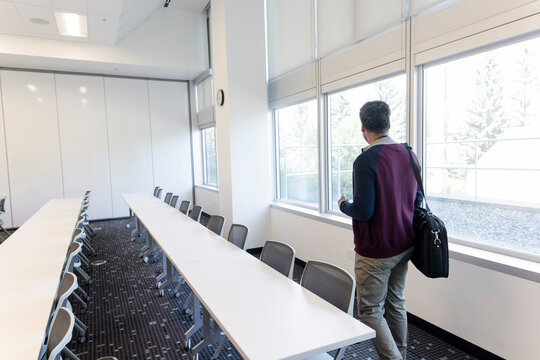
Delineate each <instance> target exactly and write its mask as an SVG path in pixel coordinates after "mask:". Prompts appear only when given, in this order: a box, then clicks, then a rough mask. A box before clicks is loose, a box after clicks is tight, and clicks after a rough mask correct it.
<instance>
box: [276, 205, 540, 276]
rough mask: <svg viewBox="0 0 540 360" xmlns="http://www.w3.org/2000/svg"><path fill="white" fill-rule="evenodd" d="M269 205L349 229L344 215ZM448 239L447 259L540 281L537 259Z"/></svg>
mask: <svg viewBox="0 0 540 360" xmlns="http://www.w3.org/2000/svg"><path fill="white" fill-rule="evenodd" d="M270 207H271V208H273V209H277V210H281V211H284V212H287V213H290V214H294V215H298V216H303V217H305V218H308V219H311V220H315V221H321V222H324V223H327V224H329V225H333V226H337V227H341V228H344V229H349V230H352V225H351V220H350V219H349V218H347V217H342V216H338V215H333V214H323V213H320V212H318V211H317V210H311V209H306V208H303V207H300V206H295V205H291V204H285V203H281V202H277V201H274V202H272V203H271V204H270ZM448 240H449V242H450V243H449V251H450V258H451V259H454V260H458V261H462V262H465V263H468V264H471V265H475V266H479V267H481V268H485V269H489V270H493V271H497V272H500V273H503V274H507V275H511V276H515V277H518V278H521V279H525V280H530V281H533V282H536V283H540V263H537V262H535V261H530V260H525V259H520V258H517V257H513V256H509V255H503V254H498V253H495V252H492V251H488V250H482V249H477V248H474V247H471V246H467V245H464V244H459V243H457V242H459V240H458V239H453V238H451V237H449V239H448ZM451 271H452V269H450V272H451Z"/></svg>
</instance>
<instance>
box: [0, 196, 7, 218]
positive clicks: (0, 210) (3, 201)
mask: <svg viewBox="0 0 540 360" xmlns="http://www.w3.org/2000/svg"><path fill="white" fill-rule="evenodd" d="M5 204H6V197H5V196H4V197H3V198H0V214H3V213H5V212H6V209H5V208H4V206H5Z"/></svg>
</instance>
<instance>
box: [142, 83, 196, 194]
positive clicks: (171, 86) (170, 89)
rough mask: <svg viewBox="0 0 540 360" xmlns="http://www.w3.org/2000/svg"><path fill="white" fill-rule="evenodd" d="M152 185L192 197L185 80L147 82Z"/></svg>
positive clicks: (186, 86)
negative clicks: (181, 81) (182, 81)
mask: <svg viewBox="0 0 540 360" xmlns="http://www.w3.org/2000/svg"><path fill="white" fill-rule="evenodd" d="M148 96H149V106H150V109H149V110H150V124H151V129H152V131H151V134H152V164H153V175H154V179H153V180H154V186H159V187H161V188H163V189H164V191H170V192H173V193H174V194H176V195H178V196H179V200H180V201H181V200H189V201H192V200H193V192H192V191H191V188H192V185H193V182H192V178H191V147H190V138H189V137H190V133H189V122H188V121H186V120H187V119H189V103H188V85H187V83H180V82H173V81H148Z"/></svg>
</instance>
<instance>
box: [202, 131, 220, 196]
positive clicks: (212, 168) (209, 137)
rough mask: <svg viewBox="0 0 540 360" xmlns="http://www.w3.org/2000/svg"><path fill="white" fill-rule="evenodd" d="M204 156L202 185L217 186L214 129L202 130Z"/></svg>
mask: <svg viewBox="0 0 540 360" xmlns="http://www.w3.org/2000/svg"><path fill="white" fill-rule="evenodd" d="M202 135H203V150H204V151H203V152H204V154H203V156H204V184H205V185H211V186H217V155H216V128H215V127H211V128H208V129H204V130H202Z"/></svg>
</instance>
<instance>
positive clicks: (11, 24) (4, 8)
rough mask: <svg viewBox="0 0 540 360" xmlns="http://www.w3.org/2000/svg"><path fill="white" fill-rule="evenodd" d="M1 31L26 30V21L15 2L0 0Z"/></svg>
mask: <svg viewBox="0 0 540 360" xmlns="http://www.w3.org/2000/svg"><path fill="white" fill-rule="evenodd" d="M0 31H7V32H26V27H25V26H24V22H23V20H22V18H21V16H20V15H19V12H18V11H17V8H16V7H15V5H14V4H13V3H8V2H4V1H0Z"/></svg>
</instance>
